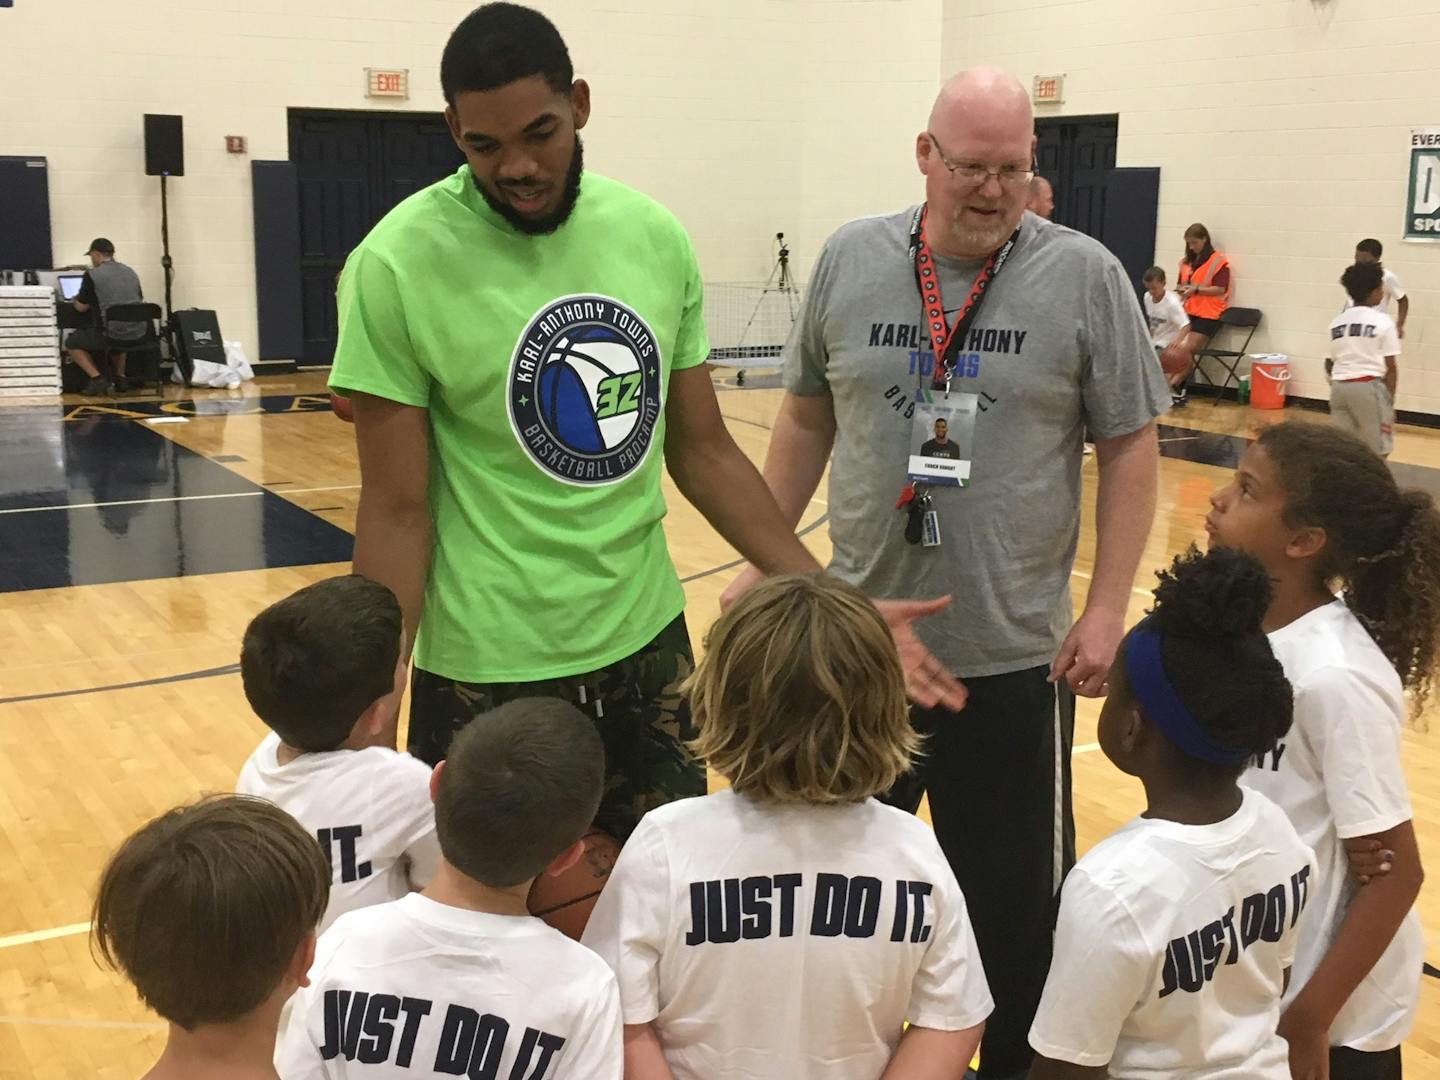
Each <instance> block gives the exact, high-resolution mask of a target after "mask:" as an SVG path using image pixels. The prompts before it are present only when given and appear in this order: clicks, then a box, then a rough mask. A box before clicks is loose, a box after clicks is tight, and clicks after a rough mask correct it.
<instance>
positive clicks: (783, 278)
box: [735, 232, 800, 386]
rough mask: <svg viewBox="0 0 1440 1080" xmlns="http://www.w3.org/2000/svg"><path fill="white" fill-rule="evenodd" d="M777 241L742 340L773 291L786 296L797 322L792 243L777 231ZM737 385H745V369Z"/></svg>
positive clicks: (788, 305)
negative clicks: (772, 260)
mask: <svg viewBox="0 0 1440 1080" xmlns="http://www.w3.org/2000/svg"><path fill="white" fill-rule="evenodd" d="M775 243H776V245H777V246H778V249H779V250H778V252H777V254H776V257H775V265H774V267H772V268H771V270H770V276H769V277H768V278H766V279H765V287H764V288H763V289H761V290H760V298H759V299H758V300H756V301H755V308H754V310H752V311H751V312H750V319H749V321H747V322H746V323H745V329H744V330H742V331H741V332H740V340H741V341H744V340H745V339H746V338H747V337H748V336H749V334H750V327H751V326H753V325H754V324H755V319H756V318H757V317H758V316H759V314H760V309H761V308H762V307H763V306H764V304H765V298H766V297H767V296H769V295H770V294H771V293H780V294H781V295H782V296H784V297H785V301H786V307H787V308H788V309H789V311H790V322H791V323H792V324H793V323H794V322H795V315H796V309H797V307H798V305H799V295H800V288H799V286H797V285H796V284H795V278H794V276H793V275H792V274H791V273H790V245H789V244H787V243H785V234H784V233H783V232H777V233H776V234H775ZM735 385H736V386H744V385H745V369H744V368H741V369H740V370H739V371H737V372H736V374H735Z"/></svg>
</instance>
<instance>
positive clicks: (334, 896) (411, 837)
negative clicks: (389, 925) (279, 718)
mask: <svg viewBox="0 0 1440 1080" xmlns="http://www.w3.org/2000/svg"><path fill="white" fill-rule="evenodd" d="M279 750H280V736H278V735H276V734H275V733H274V732H271V733H270V734H269V735H267V736H266V737H265V739H264V741H263V742H261V744H260V745H259V747H257V748H256V750H255V752H254V753H253V754H251V755H250V760H249V761H247V762H245V767H244V768H242V769H241V770H240V778H239V779H238V780H237V781H236V782H235V790H236V791H237V792H239V793H240V794H241V795H258V796H260V797H261V798H265V799H269V800H270V801H271V802H273V803H274V804H275V805H276V806H278V807H280V809H282V810H284V811H285V812H286V813H288V814H289V815H290V816H291V817H293V818H294V819H295V820H296V821H298V822H300V824H301V825H303V826H304V827H305V828H306V829H307V830H309V831H310V832H311V833H314V834H315V837H316V839H318V840H319V841H320V847H321V848H323V849H324V851H325V853H326V855H327V856H328V857H329V859H330V865H331V868H332V869H333V870H334V876H333V877H332V878H331V881H330V904H329V906H328V907H327V908H326V909H325V919H324V921H323V922H322V923H321V924H320V929H321V930H322V931H323V930H324V929H325V928H326V927H328V926H329V925H330V924H331V923H332V922H334V921H335V919H336V917H337V916H339V915H341V914H343V913H344V912H347V911H354V910H355V909H356V908H362V907H367V906H368V905H370V904H383V903H385V902H386V901H388V900H398V899H400V897H402V896H404V895H406V894H407V893H408V892H410V890H411V888H412V887H414V888H420V887H423V886H425V885H428V884H429V883H430V879H431V878H432V877H433V876H434V875H435V866H436V864H437V863H438V862H439V859H440V843H439V841H438V840H437V839H436V838H435V808H434V806H432V805H431V802H430V767H429V766H428V765H426V764H425V763H424V762H422V761H417V760H416V759H415V758H413V757H411V756H410V755H409V754H399V753H396V752H395V751H394V750H390V749H387V748H385V747H381V746H372V747H368V748H366V749H364V750H330V751H326V752H324V753H307V754H301V755H300V756H299V757H298V758H296V759H295V760H294V761H291V762H287V763H286V764H284V765H281V764H280V762H279V758H278V753H279Z"/></svg>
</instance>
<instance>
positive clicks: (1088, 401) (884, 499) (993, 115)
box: [728, 69, 1169, 1078]
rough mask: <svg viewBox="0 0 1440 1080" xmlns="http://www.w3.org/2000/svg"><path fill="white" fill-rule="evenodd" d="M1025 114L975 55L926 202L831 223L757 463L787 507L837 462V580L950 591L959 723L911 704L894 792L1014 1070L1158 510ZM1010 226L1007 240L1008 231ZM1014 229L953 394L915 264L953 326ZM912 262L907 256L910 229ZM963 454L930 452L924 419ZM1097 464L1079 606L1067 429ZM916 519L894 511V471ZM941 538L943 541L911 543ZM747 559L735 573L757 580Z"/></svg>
mask: <svg viewBox="0 0 1440 1080" xmlns="http://www.w3.org/2000/svg"><path fill="white" fill-rule="evenodd" d="M1033 153H1034V124H1033V117H1032V116H1031V112H1030V106H1029V98H1028V95H1027V94H1026V93H1025V90H1024V88H1023V87H1021V86H1020V85H1019V84H1018V82H1016V81H1015V80H1014V79H1013V78H1012V77H1010V76H1008V75H1005V74H1004V73H1003V72H997V71H994V70H986V69H981V70H977V71H972V72H965V73H962V74H961V75H959V76H956V78H955V79H953V80H951V82H950V83H948V84H947V85H946V87H945V89H944V90H943V91H942V92H941V95H940V98H939V100H937V102H936V105H935V109H934V111H933V112H932V114H931V117H930V122H929V125H928V126H927V129H926V131H925V132H923V133H922V134H921V135H919V137H918V138H917V142H916V156H917V161H918V163H919V166H920V170H921V172H922V173H923V174H924V175H925V177H926V219H925V225H924V228H923V230H922V231H921V232H920V234H919V236H916V235H915V228H916V224H917V221H918V216H917V212H918V209H919V208H911V209H909V210H905V211H903V212H901V213H895V214H888V215H884V216H880V217H871V218H862V219H860V220H858V221H852V222H850V223H849V224H848V225H845V226H842V227H841V228H840V229H839V230H838V231H837V232H836V233H835V234H834V235H833V236H831V237H830V239H829V241H828V242H827V243H826V245H825V248H824V250H823V251H822V252H821V254H820V257H819V260H818V261H817V262H816V265H815V269H814V272H813V275H812V277H811V280H810V284H809V286H808V289H807V291H806V295H805V300H804V304H803V306H802V309H801V312H800V316H799V319H798V321H797V323H796V325H795V327H794V330H793V332H792V334H791V337H790V341H789V343H788V344H787V346H786V349H785V357H784V369H785V374H784V379H785V388H786V391H787V393H786V397H785V401H784V403H783V404H782V406H781V409H780V413H779V416H778V417H777V420H776V424H775V429H774V432H773V434H772V436H771V442H770V452H769V456H768V459H767V461H766V465H765V478H766V480H767V482H768V483H769V484H770V487H771V490H772V491H774V492H775V496H776V500H777V501H778V502H779V504H780V507H781V509H782V511H784V512H785V513H787V514H789V515H790V519H791V520H792V521H798V520H799V517H800V514H801V512H802V510H803V509H804V507H805V504H806V502H807V501H808V500H809V499H810V497H811V496H812V495H813V494H814V492H815V488H816V487H817V485H818V483H819V480H820V477H821V475H822V474H823V472H824V468H825V464H826V461H827V459H828V461H829V463H830V488H829V495H828V499H829V510H830V536H831V540H832V542H833V545H834V558H833V561H832V563H831V565H830V570H831V572H833V573H835V574H837V575H838V576H840V577H842V578H844V579H845V580H847V581H849V582H851V583H853V584H855V585H857V586H859V587H860V588H861V589H863V590H864V591H865V592H866V593H867V594H869V595H871V596H875V597H905V598H923V597H932V596H936V595H944V594H948V595H950V596H952V597H953V601H952V602H951V604H950V606H949V607H948V608H947V609H946V610H944V611H942V612H940V613H939V614H937V615H934V616H933V617H931V618H929V619H927V620H924V621H922V622H919V623H917V624H916V632H917V634H918V635H919V637H920V639H921V640H922V641H923V642H924V644H925V645H927V646H928V647H929V649H930V650H931V652H933V653H934V655H935V657H936V658H937V659H938V662H939V663H940V664H942V665H943V666H944V667H945V669H946V670H948V671H949V672H951V673H953V674H955V675H957V676H959V677H960V678H961V679H962V680H964V682H965V684H966V686H967V688H968V691H969V700H968V702H967V704H966V706H965V708H964V710H963V711H962V712H960V713H958V714H956V713H952V712H948V711H946V710H944V709H918V708H917V709H915V710H914V713H913V715H914V720H915V724H916V726H917V728H919V729H920V730H922V731H925V732H927V733H929V735H930V738H929V739H928V740H927V743H926V746H925V755H924V756H923V757H922V758H921V759H920V761H919V762H918V764H917V767H916V771H915V773H914V774H912V776H911V777H910V778H908V782H905V783H902V785H901V786H900V788H898V789H897V790H896V791H895V792H893V793H892V795H891V800H890V801H892V802H895V803H897V804H898V805H902V806H905V807H907V808H909V809H914V808H915V806H916V805H918V803H919V800H920V796H921V793H922V791H923V792H926V793H928V795H929V799H930V810H931V814H932V817H933V819H934V822H935V830H936V833H937V835H938V837H939V839H940V843H941V846H942V847H943V848H944V849H945V852H946V855H947V856H948V857H949V859H950V862H951V865H952V866H953V868H954V870H955V873H956V877H957V878H958V879H959V881H960V884H961V887H962V888H963V890H964V892H965V897H966V902H967V904H968V906H969V908H970V913H971V917H972V920H973V923H974V926H975V933H976V937H977V940H978V942H979V945H980V952H981V957H982V959H983V960H984V963H985V970H986V974H987V976H988V978H989V980H990V984H991V991H992V994H993V995H994V997H995V1012H994V1014H993V1015H992V1016H991V1018H990V1019H989V1021H987V1025H986V1031H985V1036H984V1041H983V1043H982V1044H981V1053H980V1062H981V1069H980V1075H981V1076H982V1077H997V1078H998V1077H1006V1078H1009V1077H1013V1076H1022V1075H1024V1073H1025V1071H1026V1070H1027V1069H1028V1067H1029V1063H1030V1060H1031V1057H1032V1053H1031V1051H1030V1048H1029V1046H1028V1043H1027V1034H1028V1031H1029V1027H1030V1023H1031V1021H1032V1020H1033V1018H1034V1012H1035V1007H1036V1005H1037V1004H1038V1002H1039V997H1040V992H1041V990H1042V989H1043V986H1044V982H1045V975H1046V972H1047V971H1048V968H1049V961H1050V942H1051V936H1052V930H1053V923H1054V913H1055V907H1056V898H1057V895H1058V892H1059V888H1060V883H1061V879H1062V878H1063V876H1064V874H1065V872H1066V871H1067V870H1068V869H1069V867H1070V865H1071V864H1072V863H1073V861H1074V825H1073V821H1072V816H1071V809H1070V762H1069V758H1070V748H1071V744H1072V737H1073V726H1074V704H1075V699H1074V695H1075V693H1081V694H1085V695H1088V696H1092V697H1094V696H1100V695H1102V694H1103V693H1104V689H1105V680H1106V678H1107V676H1108V673H1109V670H1110V665H1111V663H1112V662H1113V660H1114V657H1115V653H1116V649H1117V647H1118V645H1119V642H1120V639H1121V637H1122V636H1123V634H1124V629H1125V619H1126V611H1127V608H1128V604H1129V600H1130V595H1131V593H1130V590H1131V587H1132V585H1133V583H1134V580H1135V573H1136V569H1137V566H1138V563H1139V559H1140V555H1141V553H1142V551H1143V549H1144V544H1145V539H1146V536H1147V534H1148V532H1149V529H1150V524H1151V521H1152V518H1153V516H1154V508H1155V487H1156V471H1157V462H1158V444H1157V439H1156V429H1155V418H1156V417H1157V416H1159V415H1160V414H1161V413H1162V412H1163V411H1164V410H1165V409H1166V408H1167V407H1168V405H1169V393H1168V390H1167V388H1166V384H1165V378H1164V375H1163V373H1162V372H1161V369H1160V364H1159V362H1158V360H1157V359H1156V356H1155V350H1154V349H1153V348H1152V347H1151V345H1150V340H1149V334H1148V332H1147V330H1146V327H1145V323H1144V320H1143V318H1142V316H1141V311H1140V306H1139V304H1138V303H1137V301H1136V294H1135V290H1134V288H1133V287H1132V286H1131V284H1130V283H1129V282H1128V281H1127V280H1126V277H1125V273H1124V270H1123V269H1122V268H1121V266H1120V264H1119V262H1118V261H1117V260H1116V259H1115V257H1114V256H1113V255H1111V254H1110V253H1109V252H1108V251H1107V250H1106V249H1105V248H1104V247H1103V246H1101V245H1100V244H1099V243H1097V242H1096V241H1095V240H1092V239H1090V238H1089V237H1087V236H1083V235H1081V234H1080V233H1077V232H1074V231H1072V230H1070V229H1067V228H1064V227H1062V226H1059V225H1055V224H1052V223H1051V222H1049V221H1046V220H1044V219H1042V218H1040V217H1037V216H1036V215H1034V214H1032V213H1027V212H1026V211H1025V203H1026V199H1027V196H1028V194H1029V179H1030V176H1031V167H1032V162H1033V160H1034V159H1033ZM1017 228H1018V232H1017V231H1016V230H1017ZM1012 237H1013V239H1014V244H1013V246H1012V247H1011V248H1010V250H1009V252H1008V255H1007V257H1006V259H1005V261H1004V262H1003V264H1002V265H1001V268H1000V271H999V273H998V274H997V275H996V276H995V277H994V279H993V281H992V283H991V284H990V286H989V287H988V289H987V290H986V291H985V292H984V294H983V300H982V302H981V306H980V308H979V312H978V314H977V315H976V316H975V318H974V321H973V322H972V323H971V325H970V326H969V327H968V328H966V330H965V332H964V334H963V336H962V337H961V338H960V339H959V341H958V347H957V348H955V349H954V350H953V351H952V353H951V355H952V358H953V371H952V374H951V377H950V381H949V392H948V396H947V393H946V391H945V390H944V389H940V390H936V389H934V388H933V382H932V377H933V375H934V368H935V356H934V353H933V351H932V348H931V340H930V339H931V333H930V327H929V326H928V325H927V324H930V323H931V322H932V319H931V316H930V314H929V312H928V310H925V309H929V308H931V305H930V304H929V303H928V302H923V303H922V297H921V295H920V293H919V291H918V289H917V280H930V279H926V278H923V277H922V275H923V267H927V266H928V267H929V268H930V269H931V271H932V274H933V275H934V277H936V278H938V281H939V285H940V293H939V296H940V300H939V301H938V302H937V303H936V304H935V305H934V307H935V308H943V310H944V312H945V315H944V324H945V327H946V328H947V329H946V330H942V331H941V333H945V332H948V328H949V327H952V326H953V325H954V323H955V321H956V313H957V311H958V309H960V308H961V307H962V306H963V305H964V302H965V300H966V298H967V296H968V295H969V294H970V291H971V287H972V284H973V283H974V282H975V281H976V279H977V277H978V276H979V275H980V274H981V271H982V269H983V268H984V267H985V266H986V265H987V262H988V260H990V258H991V256H992V255H995V254H996V253H997V252H999V251H1001V250H1003V249H1004V248H1005V245H1006V244H1007V242H1008V241H1009V240H1011V239H1012ZM921 238H923V239H924V241H925V242H926V245H927V246H928V250H929V254H930V257H931V261H930V262H929V263H923V262H921V263H919V264H918V265H917V262H916V260H915V257H914V251H913V248H916V247H919V246H920V245H919V244H918V243H915V244H913V245H912V239H915V240H917V241H918V240H919V239H921ZM939 417H944V418H946V420H947V429H948V430H947V438H948V439H949V440H952V441H955V442H957V443H958V444H959V445H960V446H962V447H963V448H964V451H965V458H964V460H958V461H954V462H953V464H952V463H951V462H950V461H946V462H943V463H935V462H933V461H931V462H930V463H929V464H926V462H927V460H928V459H926V458H925V456H924V455H923V447H924V444H925V441H926V440H928V439H930V438H931V435H932V430H933V426H934V425H935V422H936V419H937V418H939ZM1087 428H1088V429H1089V431H1090V433H1091V436H1092V438H1093V439H1094V441H1095V445H1096V461H1097V463H1098V466H1099V478H1098V492H1097V512H1096V534H1097V541H1096V553H1095V558H1094V563H1093V567H1094V572H1093V575H1081V577H1082V579H1084V578H1089V579H1090V582H1089V589H1088V594H1087V599H1086V604H1085V609H1084V611H1083V612H1082V614H1081V615H1080V617H1079V619H1078V620H1076V619H1072V611H1071V600H1070V597H1071V572H1072V569H1073V565H1074V562H1075V555H1076V548H1077V541H1078V537H1079V531H1080V489H1081V476H1082V470H1083V461H1084V459H1083V457H1082V445H1083V439H1084V433H1085V431H1086V429H1087ZM916 475H921V476H924V477H926V478H927V479H925V480H924V481H922V482H921V485H920V486H921V491H922V494H923V495H925V496H926V497H928V500H929V502H928V508H929V509H930V510H931V511H932V512H933V514H934V518H933V519H932V520H931V521H930V522H929V523H928V524H929V526H930V527H929V528H927V529H924V530H921V529H914V530H910V531H909V532H910V535H908V536H907V529H906V527H905V526H906V515H905V514H902V513H897V512H896V509H895V506H896V501H897V499H898V498H900V497H901V494H902V489H904V487H905V485H906V484H907V482H909V481H910V478H911V477H913V476H916ZM935 539H938V541H939V543H938V545H934V544H933V543H930V541H933V540H935ZM754 578H755V575H754V574H753V572H749V573H747V574H746V575H744V576H743V577H742V578H741V579H740V580H738V581H737V582H736V583H735V585H733V586H732V587H731V589H730V590H728V593H729V595H731V596H733V595H735V594H736V593H737V592H738V591H740V590H742V589H743V588H745V587H746V586H747V584H748V583H749V582H751V581H753V580H754Z"/></svg>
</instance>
